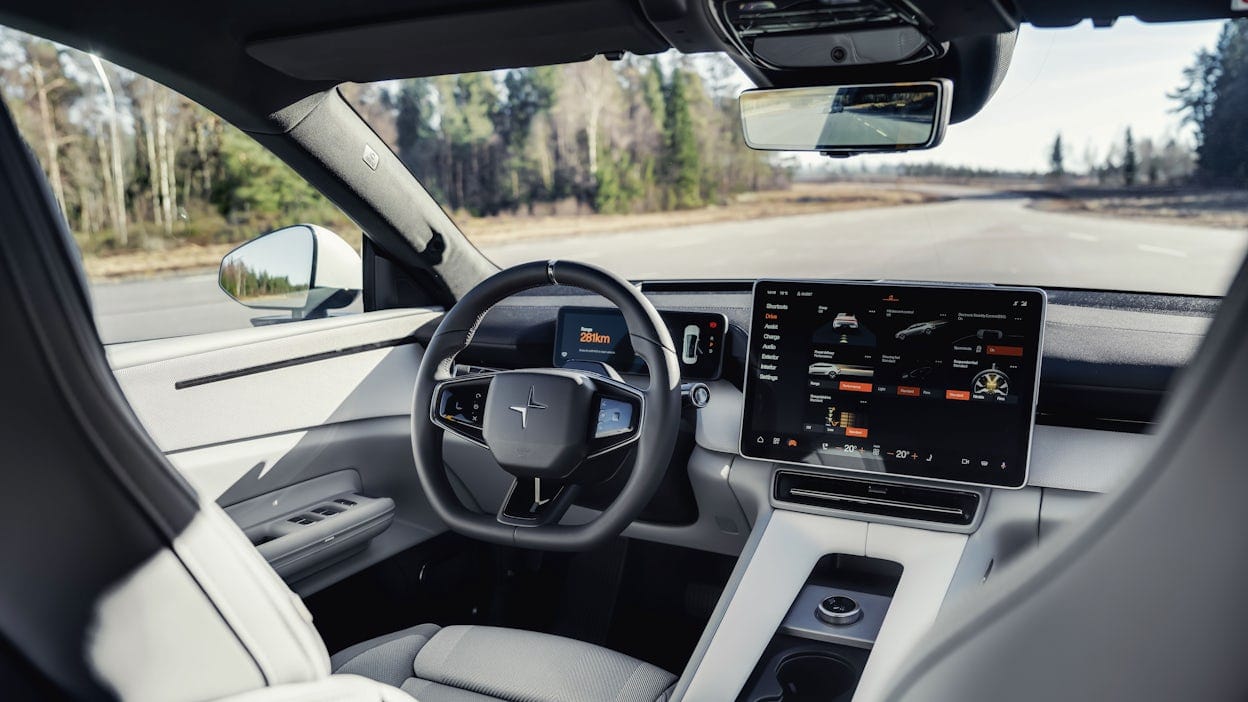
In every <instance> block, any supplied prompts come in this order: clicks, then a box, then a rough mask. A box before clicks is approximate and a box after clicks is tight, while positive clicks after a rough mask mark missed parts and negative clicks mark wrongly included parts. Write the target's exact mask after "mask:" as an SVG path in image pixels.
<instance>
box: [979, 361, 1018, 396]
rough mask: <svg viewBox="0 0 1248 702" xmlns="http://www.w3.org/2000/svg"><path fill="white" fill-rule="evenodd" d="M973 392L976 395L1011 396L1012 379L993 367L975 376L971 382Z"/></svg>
mask: <svg viewBox="0 0 1248 702" xmlns="http://www.w3.org/2000/svg"><path fill="white" fill-rule="evenodd" d="M971 392H973V393H975V394H976V395H1002V396H1004V395H1009V394H1010V378H1009V376H1007V375H1006V374H1005V373H1002V372H1001V371H1000V370H998V369H997V367H996V366H993V367H992V368H989V369H987V370H982V371H980V372H979V373H977V374H975V377H974V378H973V379H972V380H971Z"/></svg>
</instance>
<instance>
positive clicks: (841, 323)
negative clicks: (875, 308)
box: [832, 312, 858, 329]
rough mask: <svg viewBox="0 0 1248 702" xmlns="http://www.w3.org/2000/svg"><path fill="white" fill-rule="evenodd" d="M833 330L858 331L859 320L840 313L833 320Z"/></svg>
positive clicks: (848, 314)
mask: <svg viewBox="0 0 1248 702" xmlns="http://www.w3.org/2000/svg"><path fill="white" fill-rule="evenodd" d="M832 328H833V329H857V328H858V318H857V317H855V316H854V315H852V314H850V313H848V312H838V313H837V315H836V318H835V319H833V320H832Z"/></svg>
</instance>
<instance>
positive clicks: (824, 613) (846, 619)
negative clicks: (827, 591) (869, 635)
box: [815, 595, 862, 626]
mask: <svg viewBox="0 0 1248 702" xmlns="http://www.w3.org/2000/svg"><path fill="white" fill-rule="evenodd" d="M815 616H817V617H819V620H820V621H822V622H823V623H825V624H831V625H833V626H845V625H847V624H853V623H854V622H856V621H858V620H859V619H862V609H861V608H860V607H859V606H858V603H857V602H855V601H854V600H853V599H852V598H849V597H845V596H843V595H833V596H832V597H826V598H824V600H823V601H822V602H820V603H819V607H818V608H816V610H815Z"/></svg>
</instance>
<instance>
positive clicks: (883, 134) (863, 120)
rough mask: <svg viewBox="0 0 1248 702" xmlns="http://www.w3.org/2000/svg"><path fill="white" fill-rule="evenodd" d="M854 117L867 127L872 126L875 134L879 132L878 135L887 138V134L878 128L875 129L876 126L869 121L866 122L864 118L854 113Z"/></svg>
mask: <svg viewBox="0 0 1248 702" xmlns="http://www.w3.org/2000/svg"><path fill="white" fill-rule="evenodd" d="M854 119H856V120H858V121H859V122H862V123H863V124H865V125H867V126H868V127H870V128H872V129H875V133H876V134H879V135H880V136H882V137H884V138H885V139H887V138H888V135H887V134H885V133H884V132H881V131H880V130H879V129H877V128H876V126H875V125H874V124H871V123H870V122H868V121H867V120H865V119H863V118H861V117H859V116H858V115H854Z"/></svg>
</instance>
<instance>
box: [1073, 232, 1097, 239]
mask: <svg viewBox="0 0 1248 702" xmlns="http://www.w3.org/2000/svg"><path fill="white" fill-rule="evenodd" d="M1066 236H1067V237H1069V238H1071V239H1074V240H1075V241H1100V240H1101V237H1099V236H1097V235H1095V234H1084V233H1083V232H1066Z"/></svg>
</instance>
